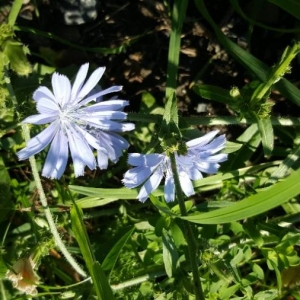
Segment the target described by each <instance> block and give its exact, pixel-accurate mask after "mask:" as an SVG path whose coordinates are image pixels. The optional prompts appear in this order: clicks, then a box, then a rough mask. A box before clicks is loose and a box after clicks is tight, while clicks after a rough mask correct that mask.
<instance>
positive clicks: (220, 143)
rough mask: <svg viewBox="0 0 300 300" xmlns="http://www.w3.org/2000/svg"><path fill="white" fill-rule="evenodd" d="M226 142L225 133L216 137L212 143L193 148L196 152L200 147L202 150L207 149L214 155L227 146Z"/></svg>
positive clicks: (206, 150)
mask: <svg viewBox="0 0 300 300" xmlns="http://www.w3.org/2000/svg"><path fill="white" fill-rule="evenodd" d="M225 144H226V138H225V135H224V134H223V135H220V136H218V137H217V138H215V139H214V140H213V141H212V142H211V143H209V144H207V145H205V146H200V147H195V148H193V150H194V151H195V152H196V151H198V149H199V150H200V151H205V152H208V154H209V155H212V154H215V153H217V152H219V151H221V150H222V149H223V148H224V147H225Z"/></svg>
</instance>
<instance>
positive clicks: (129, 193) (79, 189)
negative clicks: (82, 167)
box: [69, 185, 138, 201]
mask: <svg viewBox="0 0 300 300" xmlns="http://www.w3.org/2000/svg"><path fill="white" fill-rule="evenodd" d="M69 188H70V190H71V191H73V192H76V193H78V194H82V195H86V196H90V197H95V198H99V199H110V200H112V199H115V200H118V199H123V200H130V199H136V197H137V195H138V190H137V189H128V188H118V189H102V188H91V187H84V186H79V185H69ZM112 201H113V200H112Z"/></svg>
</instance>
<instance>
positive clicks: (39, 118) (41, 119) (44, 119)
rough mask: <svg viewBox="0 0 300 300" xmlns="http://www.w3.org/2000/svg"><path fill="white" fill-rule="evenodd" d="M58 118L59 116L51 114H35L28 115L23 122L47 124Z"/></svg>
mask: <svg viewBox="0 0 300 300" xmlns="http://www.w3.org/2000/svg"><path fill="white" fill-rule="evenodd" d="M56 119H57V116H49V115H33V116H30V117H27V118H26V119H25V120H23V122H22V123H29V124H38V125H41V124H47V123H51V122H53V121H55V120H56Z"/></svg>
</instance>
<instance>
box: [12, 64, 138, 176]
mask: <svg viewBox="0 0 300 300" xmlns="http://www.w3.org/2000/svg"><path fill="white" fill-rule="evenodd" d="M88 68H89V64H84V65H82V66H81V68H80V69H79V71H78V73H77V76H76V78H75V81H74V83H73V85H71V82H70V80H69V79H68V78H67V77H66V76H64V75H60V74H58V73H54V74H53V75H52V91H51V90H50V89H48V88H47V87H45V86H41V87H39V88H38V89H37V90H36V91H35V92H34V94H33V99H34V101H35V102H36V107H37V111H38V112H39V114H37V115H33V116H30V117H28V118H26V119H25V120H24V121H23V123H31V124H38V125H41V124H47V123H50V125H49V126H48V127H47V128H46V129H44V130H43V131H42V132H40V133H39V134H38V135H36V136H35V137H33V138H32V139H30V141H29V142H28V143H27V145H26V147H25V148H24V149H22V150H21V151H19V152H18V153H17V155H18V157H19V159H20V160H24V159H27V158H29V157H30V156H32V155H35V154H36V153H39V152H40V151H42V150H43V149H44V148H46V147H47V146H48V145H49V144H51V146H50V149H49V152H48V155H47V158H46V161H45V164H44V167H43V170H42V175H43V176H45V177H49V178H57V179H59V178H60V177H61V176H62V175H63V172H64V170H65V168H66V165H67V161H68V156H69V150H70V153H71V157H72V159H73V164H74V172H75V176H76V177H77V176H81V175H83V174H84V168H85V166H88V167H89V168H90V169H91V170H93V169H95V168H96V167H97V163H98V166H99V167H100V169H105V168H107V166H108V160H111V161H112V162H117V161H118V159H119V157H120V156H121V155H122V151H123V150H124V149H127V148H128V146H129V144H128V142H127V141H126V140H125V139H124V138H123V137H121V136H120V135H119V134H118V133H119V132H124V131H129V130H133V129H134V124H132V123H122V121H124V120H126V118H127V114H126V113H125V112H123V111H122V110H123V108H124V107H125V106H127V105H128V104H129V103H128V101H126V100H118V99H111V100H107V101H102V100H100V102H96V101H97V100H99V99H101V97H102V96H104V95H107V94H110V93H113V92H118V91H120V90H121V89H122V87H121V86H113V87H110V88H108V89H105V90H101V91H96V90H95V86H96V85H97V83H98V82H99V80H100V79H101V77H102V75H103V73H104V71H105V68H104V67H100V68H98V69H96V70H95V71H94V72H93V73H92V74H91V76H90V77H89V78H88V79H87V80H86V77H87V73H88ZM90 102H96V103H94V104H92V105H88V104H89V103H90ZM93 149H96V150H97V162H96V160H95V156H94V154H93Z"/></svg>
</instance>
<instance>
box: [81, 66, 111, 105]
mask: <svg viewBox="0 0 300 300" xmlns="http://www.w3.org/2000/svg"><path fill="white" fill-rule="evenodd" d="M104 72H105V67H100V68H97V69H96V70H95V71H94V72H93V73H92V74H91V76H90V77H89V79H88V80H87V82H86V83H85V84H84V86H83V87H82V88H81V89H80V91H79V93H78V95H77V98H78V100H76V102H77V103H78V102H79V101H80V100H81V99H83V98H84V97H85V96H86V95H87V94H88V93H89V92H90V91H91V90H92V89H93V88H94V87H95V86H96V85H97V83H98V82H99V80H100V79H101V77H102V75H103V73H104ZM88 98H89V97H88ZM96 98H98V97H96ZM96 98H95V101H96ZM88 102H89V101H88ZM88 102H85V104H86V103H88Z"/></svg>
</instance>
